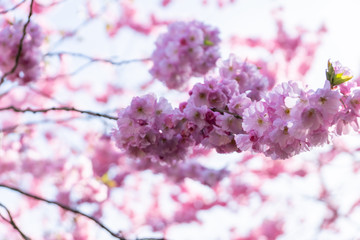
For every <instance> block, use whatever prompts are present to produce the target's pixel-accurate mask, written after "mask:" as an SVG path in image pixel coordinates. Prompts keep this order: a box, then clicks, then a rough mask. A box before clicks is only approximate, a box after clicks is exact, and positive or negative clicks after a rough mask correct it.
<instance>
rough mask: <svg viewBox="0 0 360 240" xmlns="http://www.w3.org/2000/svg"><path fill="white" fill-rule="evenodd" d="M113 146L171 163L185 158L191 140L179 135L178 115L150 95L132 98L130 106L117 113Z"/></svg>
mask: <svg viewBox="0 0 360 240" xmlns="http://www.w3.org/2000/svg"><path fill="white" fill-rule="evenodd" d="M117 123H118V130H116V131H115V132H114V137H115V139H116V142H117V146H118V147H119V148H121V149H124V150H125V151H126V152H127V153H128V155H130V156H133V157H136V158H139V159H145V161H148V162H149V164H150V163H151V161H161V162H166V163H172V162H174V161H176V160H182V159H185V156H186V155H187V153H188V151H189V146H193V141H192V140H191V139H190V138H189V137H188V136H186V134H183V133H182V131H181V129H182V126H183V125H184V124H183V121H182V116H181V114H179V113H178V111H177V110H173V109H172V107H171V105H170V104H169V103H168V102H167V100H165V99H164V98H161V99H160V100H159V101H157V100H156V98H155V97H154V96H153V95H145V96H143V97H135V98H134V99H133V100H132V102H131V105H130V106H129V107H127V108H126V109H124V110H123V111H121V112H120V113H119V119H118V122H117Z"/></svg>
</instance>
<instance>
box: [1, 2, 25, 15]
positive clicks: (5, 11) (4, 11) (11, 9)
mask: <svg viewBox="0 0 360 240" xmlns="http://www.w3.org/2000/svg"><path fill="white" fill-rule="evenodd" d="M25 1H26V0H22V1H21V2H19V3H18V4H16V5H15V6H13V7H12V8H9V9H6V10H3V11H1V12H0V14H6V13H8V12H11V11H13V10H15V9H16V8H18V7H20V5H21V4H23V3H24V2H25Z"/></svg>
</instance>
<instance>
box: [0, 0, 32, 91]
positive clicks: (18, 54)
mask: <svg viewBox="0 0 360 240" xmlns="http://www.w3.org/2000/svg"><path fill="white" fill-rule="evenodd" d="M33 5H34V0H31V2H30V11H29V16H28V19H27V21H26V23H25V25H24V28H23V34H22V37H21V39H20V44H19V49H18V52H17V54H16V58H15V64H14V66H13V67H12V69H11V70H10V71H9V72H7V73H5V74H4V75H3V76H2V77H1V80H0V85H1V84H2V83H3V82H4V81H5V78H6V77H7V76H9V75H10V74H13V73H14V72H15V70H16V68H17V66H18V65H19V60H20V55H21V51H22V48H23V43H24V39H25V36H26V28H27V26H28V25H29V23H30V19H31V16H32V13H33Z"/></svg>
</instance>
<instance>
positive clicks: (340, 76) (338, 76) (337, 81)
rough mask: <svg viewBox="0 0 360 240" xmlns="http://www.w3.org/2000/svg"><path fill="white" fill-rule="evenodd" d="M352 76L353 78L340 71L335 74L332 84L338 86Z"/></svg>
mask: <svg viewBox="0 0 360 240" xmlns="http://www.w3.org/2000/svg"><path fill="white" fill-rule="evenodd" d="M352 78H353V77H352V76H346V75H345V76H343V73H338V74H336V75H335V77H334V80H333V83H332V85H333V86H336V85H339V84H342V83H344V82H347V81H349V80H350V79H352Z"/></svg>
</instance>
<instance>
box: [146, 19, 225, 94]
mask: <svg viewBox="0 0 360 240" xmlns="http://www.w3.org/2000/svg"><path fill="white" fill-rule="evenodd" d="M218 35H219V31H218V30H217V29H216V28H213V27H210V26H208V25H205V24H203V23H201V22H198V21H192V22H188V23H186V22H175V23H172V24H170V25H169V27H168V32H167V33H165V34H163V35H161V36H160V37H159V38H158V39H157V41H156V49H155V51H154V52H153V54H152V57H151V59H152V60H153V64H154V65H153V67H152V68H151V69H150V73H151V74H152V75H153V76H154V77H155V78H157V79H158V80H160V81H161V82H163V83H164V84H165V85H166V86H167V87H168V88H170V89H183V88H184V87H186V85H187V83H188V81H189V79H190V78H191V77H193V76H195V77H200V76H203V75H204V74H206V73H207V72H208V71H209V70H210V69H212V68H214V67H215V66H216V60H217V59H219V57H220V53H219V47H218V45H219V43H220V39H219V36H218Z"/></svg>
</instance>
